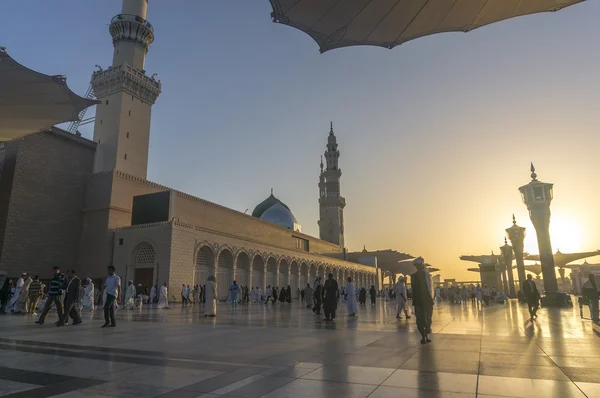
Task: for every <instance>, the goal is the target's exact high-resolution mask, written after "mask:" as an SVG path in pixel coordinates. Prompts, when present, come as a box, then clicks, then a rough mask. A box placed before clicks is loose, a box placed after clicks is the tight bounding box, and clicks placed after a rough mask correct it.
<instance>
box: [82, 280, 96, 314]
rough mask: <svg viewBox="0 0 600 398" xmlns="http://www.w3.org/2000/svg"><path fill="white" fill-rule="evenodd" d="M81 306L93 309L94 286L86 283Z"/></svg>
mask: <svg viewBox="0 0 600 398" xmlns="http://www.w3.org/2000/svg"><path fill="white" fill-rule="evenodd" d="M83 306H84V307H87V308H89V309H90V310H93V309H94V284H93V283H88V284H87V285H86V287H85V289H84V290H83Z"/></svg>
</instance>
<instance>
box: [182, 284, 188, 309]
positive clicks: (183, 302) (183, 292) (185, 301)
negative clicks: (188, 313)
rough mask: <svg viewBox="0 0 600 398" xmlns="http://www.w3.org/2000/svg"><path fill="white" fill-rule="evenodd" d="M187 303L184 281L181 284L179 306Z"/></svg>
mask: <svg viewBox="0 0 600 398" xmlns="http://www.w3.org/2000/svg"><path fill="white" fill-rule="evenodd" d="M187 303H188V299H187V287H185V283H184V284H183V285H181V306H182V307H185V306H186V305H187Z"/></svg>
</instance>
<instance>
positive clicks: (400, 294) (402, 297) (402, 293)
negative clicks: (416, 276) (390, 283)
mask: <svg viewBox="0 0 600 398" xmlns="http://www.w3.org/2000/svg"><path fill="white" fill-rule="evenodd" d="M394 294H395V295H396V319H402V317H401V316H400V313H401V312H402V311H404V315H406V319H410V315H408V299H407V297H406V286H404V278H402V277H401V278H398V282H396V284H395V285H394Z"/></svg>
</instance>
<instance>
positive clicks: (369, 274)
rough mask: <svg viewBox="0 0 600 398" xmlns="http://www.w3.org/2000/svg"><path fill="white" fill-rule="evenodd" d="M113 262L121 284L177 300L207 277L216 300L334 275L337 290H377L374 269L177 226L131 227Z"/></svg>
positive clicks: (118, 239)
mask: <svg viewBox="0 0 600 398" xmlns="http://www.w3.org/2000/svg"><path fill="white" fill-rule="evenodd" d="M114 253H115V255H114V258H113V263H114V265H115V266H116V268H117V273H118V274H119V275H121V276H122V277H124V280H134V282H135V283H136V284H142V285H143V286H152V285H161V284H163V283H165V282H166V283H167V284H168V287H169V297H170V298H173V297H175V298H178V297H179V292H180V290H181V285H182V284H186V285H190V286H192V285H195V284H204V282H205V281H206V280H207V278H208V277H209V276H210V275H214V276H215V279H216V282H217V292H218V297H219V299H221V300H223V299H225V298H227V295H228V293H229V286H230V285H231V283H232V282H233V281H234V280H235V281H237V283H238V284H240V285H244V286H248V287H250V288H251V287H257V286H259V287H260V288H262V289H263V290H264V289H265V287H266V286H268V285H271V286H277V287H282V286H288V285H289V286H290V287H291V288H292V297H297V294H298V289H299V288H300V289H302V288H304V287H306V284H307V283H310V284H311V286H312V285H313V284H314V281H315V278H316V277H317V276H320V277H322V278H326V276H327V274H329V273H332V274H333V275H334V278H336V279H337V280H338V283H339V284H340V287H343V286H345V285H346V284H347V282H346V281H347V278H348V277H352V279H353V282H354V284H355V286H357V287H367V288H368V287H369V286H371V285H374V286H376V287H377V286H378V284H377V277H376V270H375V268H374V267H372V266H368V265H363V264H359V263H355V262H349V261H344V260H340V259H338V258H334V257H328V256H324V255H320V254H318V253H310V252H304V251H301V250H290V249H286V248H283V247H282V248H278V247H275V246H274V245H267V244H262V243H259V242H251V241H249V240H247V239H240V238H236V237H233V236H225V235H222V234H217V233H214V232H212V231H211V232H207V231H204V230H199V229H197V228H196V227H191V226H189V225H185V224H183V223H178V222H176V221H173V222H166V223H157V224H146V225H143V226H131V227H126V228H122V229H119V230H118V231H117V232H116V235H115V250H114Z"/></svg>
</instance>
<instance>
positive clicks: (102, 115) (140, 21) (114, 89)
mask: <svg viewBox="0 0 600 398" xmlns="http://www.w3.org/2000/svg"><path fill="white" fill-rule="evenodd" d="M147 7H148V0H123V8H122V10H121V14H119V15H117V16H115V17H114V18H113V19H112V20H111V23H110V26H109V32H110V35H111V36H112V41H113V47H114V55H113V62H112V66H110V67H109V68H108V69H106V70H102V69H101V68H100V67H98V69H99V70H98V71H96V72H94V73H93V74H92V82H91V83H92V87H93V88H94V93H95V95H96V98H98V100H100V101H101V103H100V104H98V105H97V106H96V121H95V125H94V141H95V142H96V143H97V144H98V146H97V149H96V158H95V161H94V172H95V173H97V172H101V171H105V170H114V169H117V170H120V171H123V172H125V173H128V174H131V175H134V176H136V177H140V178H143V179H146V172H147V170H148V145H149V142H150V114H151V111H152V105H153V104H154V102H155V101H156V98H158V95H159V94H160V88H161V85H160V81H157V80H155V79H154V75H152V77H148V76H147V75H146V71H145V70H144V62H145V61H146V53H147V52H148V46H150V44H151V43H152V42H153V41H154V28H153V27H152V25H151V24H150V23H149V22H148V21H146V9H147Z"/></svg>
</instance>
